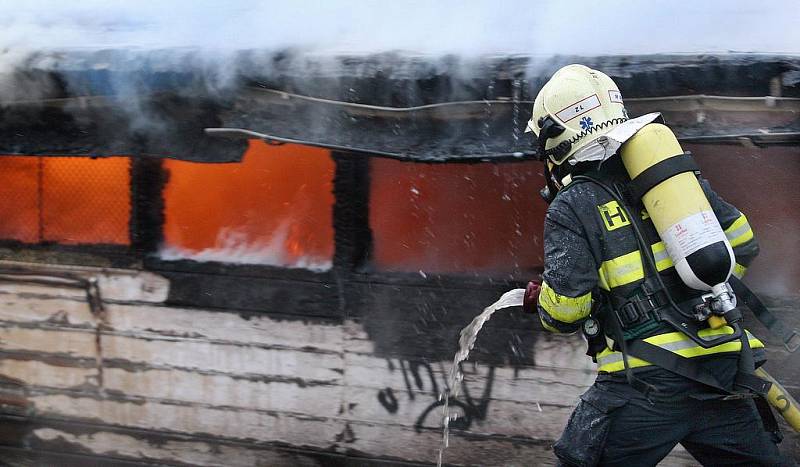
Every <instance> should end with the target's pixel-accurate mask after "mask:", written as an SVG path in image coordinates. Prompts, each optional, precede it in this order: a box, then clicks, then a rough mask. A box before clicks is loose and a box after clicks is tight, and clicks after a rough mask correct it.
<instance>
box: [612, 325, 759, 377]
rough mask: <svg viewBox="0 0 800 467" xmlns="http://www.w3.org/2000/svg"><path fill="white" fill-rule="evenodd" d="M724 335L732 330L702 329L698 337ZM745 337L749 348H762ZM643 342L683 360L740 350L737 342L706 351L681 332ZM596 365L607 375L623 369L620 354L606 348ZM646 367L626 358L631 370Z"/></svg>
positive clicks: (753, 339) (640, 362)
mask: <svg viewBox="0 0 800 467" xmlns="http://www.w3.org/2000/svg"><path fill="white" fill-rule="evenodd" d="M725 334H733V328H731V327H730V326H724V327H722V328H720V329H716V330H715V329H703V330H701V331H700V332H699V335H700V337H708V338H712V337H718V336H721V335H725ZM747 336H748V338H749V341H750V347H751V348H754V349H756V348H763V347H764V344H763V343H762V342H761V341H760V340H758V339H757V338H755V337H754V336H753V335H752V334H750V332H747ZM645 341H646V342H649V343H651V344H653V345H657V346H659V347H661V348H662V349H665V350H669V351H670V352H673V353H675V354H677V355H680V356H681V357H685V358H694V357H701V356H704V355H713V354H718V353H730V352H739V351H740V350H742V343H741V342H740V341H739V340H735V341H732V342H727V343H725V344H721V345H717V346H715V347H711V348H709V349H706V348H704V347H702V346H699V345H697V343H695V342H694V341H693V340H691V339H689V337H688V336H687V335H686V334H683V333H682V332H669V333H666V334H659V335H657V336H652V337H648V338H646V339H645ZM597 365H598V367H597V370H598V371H604V372H608V373H613V372H615V371H622V370H624V369H625V363H624V362H623V360H622V352H617V351H614V350H611V349H609V348H606V349H605V350H603V351H602V352H600V353H599V354H597ZM648 365H650V362H647V361H645V360H641V359H638V358H636V357H632V356H629V357H628V366H629V367H631V368H637V367H643V366H648Z"/></svg>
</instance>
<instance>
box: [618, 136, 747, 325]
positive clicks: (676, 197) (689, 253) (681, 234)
mask: <svg viewBox="0 0 800 467" xmlns="http://www.w3.org/2000/svg"><path fill="white" fill-rule="evenodd" d="M682 154H683V149H682V148H681V145H680V143H678V140H677V138H676V137H675V134H674V133H672V130H670V129H669V128H667V127H666V126H664V125H661V124H660V123H651V124H649V125H646V126H644V127H643V128H642V129H641V130H639V131H638V132H637V133H636V134H635V135H634V136H633V137H632V138H631V139H629V140H628V141H627V142H626V143H625V144H624V145H623V146H622V148H621V150H620V155H621V156H622V162H623V164H624V165H625V169H626V170H627V171H628V175H630V177H631V179H634V178H636V176H638V175H639V174H641V173H642V172H644V171H645V170H647V169H648V168H649V167H651V166H653V165H655V164H657V163H659V162H661V161H663V160H666V159H669V158H671V157H675V156H679V155H682ZM642 202H643V204H644V207H645V209H647V212H648V214H649V215H650V218H651V219H652V220H653V224H654V225H655V227H656V230H657V231H658V235H659V237H661V240H662V241H663V242H664V244H665V246H666V250H667V254H668V255H669V257H670V258H671V259H672V262H673V264H674V265H675V269H676V270H677V271H678V275H679V276H680V277H681V280H682V281H683V282H684V283H685V284H686V285H688V286H689V287H692V288H694V289H697V290H707V291H711V292H712V293H714V295H719V294H721V293H723V292H724V291H725V290H726V287H727V286H726V282H727V281H728V278H729V277H730V275H731V273H732V272H733V267H734V265H735V264H736V263H735V259H734V256H733V249H732V248H731V245H730V243H728V239H727V238H726V237H725V233H724V232H723V231H722V227H721V226H720V225H719V221H718V220H717V218H716V216H715V215H714V211H713V210H712V209H711V205H710V204H709V202H708V199H706V196H705V193H704V192H703V188H702V187H701V186H700V183H699V182H698V181H697V177H696V176H695V175H694V174H693V173H691V172H684V173H681V174H678V175H674V176H672V177H670V178H668V179H666V180H664V181H663V182H661V183H659V184H658V185H656V186H654V187H653V188H651V189H650V191H648V192H647V193H645V194H644V195H643V196H642ZM711 324H712V325H713V324H715V323H711ZM720 324H721V323H720Z"/></svg>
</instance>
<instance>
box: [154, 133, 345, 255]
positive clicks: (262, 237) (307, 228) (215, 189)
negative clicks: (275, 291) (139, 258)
mask: <svg viewBox="0 0 800 467" xmlns="http://www.w3.org/2000/svg"><path fill="white" fill-rule="evenodd" d="M165 167H166V169H167V170H168V171H169V182H168V183H167V186H166V188H165V190H164V202H165V212H166V220H165V225H164V237H165V243H166V248H165V254H167V255H169V254H170V252H172V253H174V254H176V255H177V256H178V257H190V258H191V257H194V258H196V259H200V260H204V259H205V260H216V261H223V262H245V263H260V264H274V265H287V266H298V265H299V266H303V265H307V264H309V263H311V264H324V263H326V262H327V263H329V262H330V260H331V258H332V256H333V220H332V209H333V175H334V162H333V160H332V159H331V157H330V152H329V151H327V150H322V149H318V148H310V147H304V146H294V145H284V146H270V145H267V144H265V143H263V142H260V141H251V143H250V147H249V149H248V150H247V152H246V153H245V155H244V157H243V159H242V161H241V162H240V163H236V164H197V163H191V162H183V161H175V160H169V161H166V162H165ZM197 255H200V256H197Z"/></svg>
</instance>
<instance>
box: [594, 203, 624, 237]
mask: <svg viewBox="0 0 800 467" xmlns="http://www.w3.org/2000/svg"><path fill="white" fill-rule="evenodd" d="M597 209H598V210H599V211H600V217H602V218H603V223H604V224H605V225H606V229H608V230H609V231H611V230H616V229H618V228H620V227H624V226H626V225H630V224H631V221H630V220H629V219H628V216H626V215H625V211H623V210H622V208H621V207H620V206H619V204H618V203H617V202H616V201H609V202H607V203H606V204H601V205H600V206H597Z"/></svg>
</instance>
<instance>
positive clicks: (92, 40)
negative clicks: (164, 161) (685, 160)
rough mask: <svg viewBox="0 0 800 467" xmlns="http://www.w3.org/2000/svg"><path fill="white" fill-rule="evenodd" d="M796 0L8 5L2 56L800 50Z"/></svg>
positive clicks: (2, 16) (88, 0)
mask: <svg viewBox="0 0 800 467" xmlns="http://www.w3.org/2000/svg"><path fill="white" fill-rule="evenodd" d="M798 24H800V6H798V4H797V2H796V1H794V0H766V1H760V2H744V1H731V0H727V1H724V0H704V1H696V0H682V1H679V0H651V1H646V2H643V1H639V0H608V1H596V2H566V1H558V0H550V1H531V0H524V1H523V0H506V1H503V0H470V1H464V0H437V1H429V0H397V1H393V2H387V1H382V0H375V1H369V0H327V1H326V0H318V1H311V0H292V1H285V0H273V1H256V0H217V1H211V0H168V1H164V0H139V1H136V0H128V1H120V0H117V1H113V0H81V1H73V2H65V1H62V0H26V1H18V0H5V1H3V2H1V3H0V27H2V34H0V50H1V51H2V54H3V55H5V56H6V58H8V57H15V56H19V54H21V53H23V52H24V51H30V50H42V49H62V48H75V47H79V48H84V47H90V48H96V47H100V48H103V47H114V48H136V49H153V48H171V47H199V48H205V49H213V50H218V51H219V50H231V49H250V48H256V49H277V48H283V47H298V48H303V49H313V50H316V51H323V52H326V51H333V52H355V53H370V52H378V51H386V50H403V51H409V52H417V53H430V54H439V53H456V54H462V55H463V54H487V53H504V54H509V53H515V54H533V55H553V54H576V55H583V56H586V55H600V54H602V55H606V54H644V53H673V52H678V53H681V52H683V53H697V52H727V51H739V52H765V53H788V54H797V53H800V28H798V27H797V25H798Z"/></svg>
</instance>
